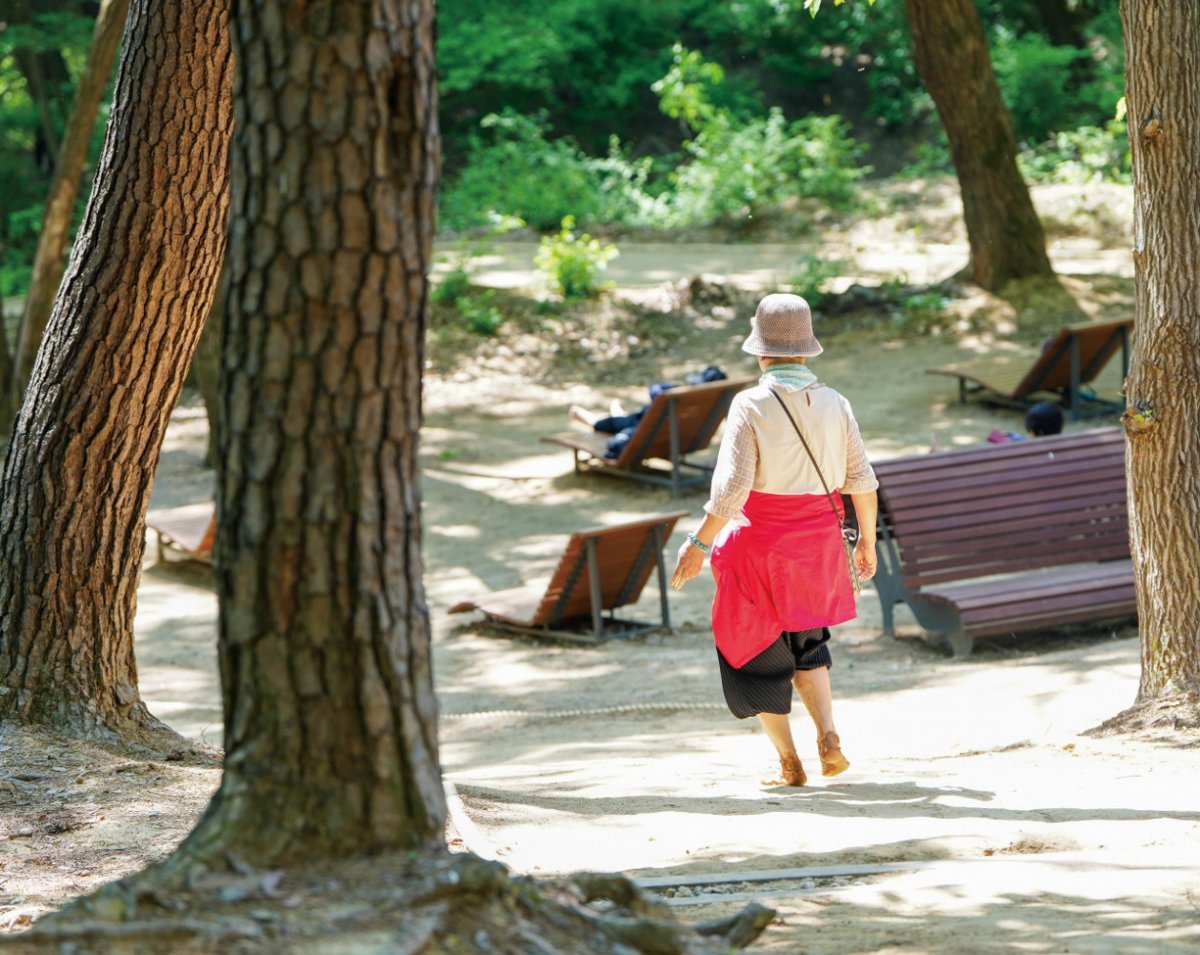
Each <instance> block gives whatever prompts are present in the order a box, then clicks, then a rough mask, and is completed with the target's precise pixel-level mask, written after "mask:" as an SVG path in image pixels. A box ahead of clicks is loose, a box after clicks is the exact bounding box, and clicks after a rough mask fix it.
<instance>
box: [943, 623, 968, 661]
mask: <svg viewBox="0 0 1200 955" xmlns="http://www.w3.org/2000/svg"><path fill="white" fill-rule="evenodd" d="M946 640H947V641H949V643H950V649H951V651H952V652H953V653H954V657H955V659H961V658H962V657H968V656H970V655H971V650H972V649H974V647H975V640H974V639H973V638H972V637H968V636H964V634H963V632H962V631H961V630H955V631H954V632H953V633H948V634H946Z"/></svg>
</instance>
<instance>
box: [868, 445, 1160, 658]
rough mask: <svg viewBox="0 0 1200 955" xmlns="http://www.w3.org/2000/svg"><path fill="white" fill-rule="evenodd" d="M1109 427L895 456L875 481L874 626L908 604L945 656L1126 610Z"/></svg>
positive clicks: (1128, 590)
mask: <svg viewBox="0 0 1200 955" xmlns="http://www.w3.org/2000/svg"><path fill="white" fill-rule="evenodd" d="M1124 454H1125V442H1124V435H1123V434H1122V432H1121V430H1120V429H1119V428H1103V429H1098V430H1093V431H1084V432H1078V433H1074V434H1069V435H1058V436H1055V437H1048V438H1035V439H1031V440H1026V441H1017V442H1013V443H1012V444H999V445H983V446H981V447H975V448H969V449H965V450H961V451H946V452H941V453H933V454H922V455H915V456H912V457H904V458H894V459H892V460H890V461H881V462H878V463H876V464H875V472H876V474H877V475H878V477H879V529H878V545H877V549H878V555H879V571H878V574H877V577H876V581H875V586H876V590H877V591H878V593H879V599H880V602H881V604H882V609H883V625H884V632H885V633H888V634H893V633H894V621H893V610H894V605H895V604H896V603H899V602H904V603H907V604H908V606H909V607H910V608H911V609H912V612H913V615H914V616H915V617H916V619H917V622H918V623H919V624H920V625H921V626H922V627H924V628H925V629H926V630H930V631H933V632H935V633H938V634H941V635H942V636H943V637H945V639H946V640H948V641H949V643H950V646H951V648H952V649H953V651H954V653H955V655H956V656H962V655H965V654H967V653H970V651H971V646H972V643H973V641H974V640H975V638H976V637H981V636H990V635H996V634H1002V633H1013V632H1016V631H1018V630H1034V629H1041V628H1046V627H1054V626H1057V625H1059V624H1065V623H1076V622H1083V621H1093V620H1096V621H1098V620H1105V619H1110V618H1112V619H1115V618H1118V617H1125V616H1128V615H1131V614H1135V613H1136V612H1137V605H1136V600H1135V597H1134V587H1133V569H1132V565H1131V563H1130V559H1129V528H1128V513H1127V506H1126V490H1125V457H1124Z"/></svg>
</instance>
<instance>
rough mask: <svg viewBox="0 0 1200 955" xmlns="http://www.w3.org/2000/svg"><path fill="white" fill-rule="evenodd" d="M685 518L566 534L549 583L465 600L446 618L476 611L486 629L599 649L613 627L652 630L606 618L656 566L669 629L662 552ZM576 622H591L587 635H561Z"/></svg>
mask: <svg viewBox="0 0 1200 955" xmlns="http://www.w3.org/2000/svg"><path fill="white" fill-rule="evenodd" d="M687 516H688V515H687V511H679V512H677V513H674V514H661V515H659V516H657V517H650V518H647V519H645V520H640V521H633V522H631V523H628V524H617V525H615V526H613V527H594V528H591V529H589V530H584V531H579V532H577V533H575V534H572V535H571V539H570V540H569V541H568V542H567V547H566V550H565V551H564V552H563V555H562V559H561V560H559V562H558V567H557V568H556V569H555V571H554V575H553V576H552V577H551V578H550V582H549V583H547V584H544V585H529V586H525V587H516V588H514V589H512V590H501V591H498V592H496V593H494V594H490V595H489V596H487V597H482V598H480V599H478V600H464V601H462V602H461V603H458V604H455V605H454V606H453V607H451V608H450V613H466V612H467V611H469V610H479V611H482V612H483V614H484V615H485V616H486V617H487V618H488V620H489V621H490V622H491V623H493V624H496V625H498V626H500V627H502V628H504V629H507V630H513V631H516V632H518V633H530V634H534V635H537V636H551V637H560V638H563V639H566V640H571V641H574V642H580V643H598V642H599V641H600V640H602V639H604V636H605V634H606V631H608V629H609V628H611V627H612V625H613V624H619V625H620V627H621V630H620V632H621V635H622V636H628V635H630V634H632V633H636V632H639V631H641V630H646V629H649V628H650V627H653V626H657V624H636V623H632V622H630V621H625V620H617V619H616V618H615V617H614V616H613V611H614V610H616V608H617V607H623V606H626V605H628V604H632V603H635V602H636V601H637V599H638V597H639V596H640V595H641V593H642V588H643V587H645V585H646V581H647V580H648V579H649V577H650V572H651V570H653V569H655V568H657V569H658V591H659V603H660V607H661V611H662V626H663V627H665V628H667V629H668V630H669V629H670V627H671V617H670V613H669V611H668V609H667V570H666V565H665V564H664V563H663V546H664V545H665V544H666V541H667V538H668V537H669V536H670V534H671V531H672V530H673V529H674V527H675V522H676V521H678V520H679V518H681V517H687ZM605 612H607V614H608V615H607V617H606V616H605ZM580 621H588V622H590V624H591V633H590V635H589V634H587V633H581V632H579V631H571V630H566V629H564V628H565V627H566V626H568V625H569V624H571V623H573V622H576V623H577V622H580ZM610 635H611V634H610Z"/></svg>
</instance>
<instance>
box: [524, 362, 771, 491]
mask: <svg viewBox="0 0 1200 955" xmlns="http://www.w3.org/2000/svg"><path fill="white" fill-rule="evenodd" d="M756 381H758V379H757V378H726V379H724V380H722V381H712V382H708V383H706V384H703V385H680V386H678V387H676V388H671V389H669V390H667V391H664V392H663V393H661V394H660V395H658V396H657V397H656V398H655V399H654V400H653V401H651V402H650V407H649V408H648V409H647V410H646V413H645V415H643V416H642V420H641V421H639V422H638V426H637V429H636V430H635V431H634V432H633V434H632V435H630V438H629V443H628V444H626V445H625V447H624V448H623V449H622V450H621V454H620V456H619V457H616V458H607V457H605V452H606V451H607V450H608V439H609V438H610V437H612V436H611V435H608V434H599V433H595V432H593V433H591V434H586V433H584V432H582V431H569V432H567V433H565V434H554V435H548V436H546V437H543V438H542V439H541V440H542V441H545V442H547V443H548V444H560V445H562V446H563V447H566V448H570V449H571V450H572V451H573V452H574V454H575V471H576V472H577V473H579V472H583V471H595V472H596V473H599V474H611V475H614V476H617V477H626V478H631V479H632V480H635V481H643V482H645V483H647V484H656V485H659V486H660V487H669V488H670V489H671V496H672V497H678V496H679V494H680V492H681V491H682V489H683V488H685V487H689V486H691V485H694V484H707V483H708V482H709V480H710V479H711V478H712V465H709V464H698V463H696V462H693V461H689V460H688V459H687V456H688V455H689V454H694V453H695V452H697V451H703V450H704V449H705V448H707V447H708V446H709V445H710V444H711V443H712V439H713V435H715V434H716V431H717V428H718V427H719V426H720V424H721V422H722V421H724V420H725V415H727V414H728V413H729V403H730V402H731V401H733V396H734V395H736V394H737V393H738V392H739V391H741V390H742V389H743V388H745V387H746V386H747V385H751V384H754V383H755V382H756ZM651 460H659V461H662V462H665V464H666V465H667V466H666V467H663V466H652V465H651V464H649V463H648V462H650V461H651ZM685 468H687V469H690V470H692V471H697V472H699V473H697V474H691V475H685V474H684V469H685Z"/></svg>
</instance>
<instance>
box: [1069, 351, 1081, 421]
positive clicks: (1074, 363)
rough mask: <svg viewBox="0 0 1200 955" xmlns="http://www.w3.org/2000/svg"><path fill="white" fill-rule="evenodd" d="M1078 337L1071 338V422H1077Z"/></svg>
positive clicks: (1079, 383) (1078, 385)
mask: <svg viewBox="0 0 1200 955" xmlns="http://www.w3.org/2000/svg"><path fill="white" fill-rule="evenodd" d="M1081 387H1082V384H1081V382H1080V381H1079V336H1078V335H1072V336H1071V420H1072V421H1078V420H1079V389H1080V388H1081Z"/></svg>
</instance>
